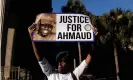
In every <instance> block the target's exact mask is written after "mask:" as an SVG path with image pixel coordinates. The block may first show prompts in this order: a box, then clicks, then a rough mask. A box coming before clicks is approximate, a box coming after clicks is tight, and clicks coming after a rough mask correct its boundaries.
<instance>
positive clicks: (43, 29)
mask: <svg viewBox="0 0 133 80" xmlns="http://www.w3.org/2000/svg"><path fill="white" fill-rule="evenodd" d="M52 29H53V26H52V25H50V24H44V25H41V26H40V27H39V34H40V35H41V36H42V37H46V36H48V35H49V34H50V33H51V32H52Z"/></svg>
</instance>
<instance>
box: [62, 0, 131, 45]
mask: <svg viewBox="0 0 133 80" xmlns="http://www.w3.org/2000/svg"><path fill="white" fill-rule="evenodd" d="M62 12H65V13H81V14H85V15H88V16H90V18H91V22H92V24H93V25H94V26H95V27H97V28H98V32H99V34H100V35H105V36H106V34H107V33H111V35H113V38H114V41H120V43H121V45H122V46H128V45H131V44H133V12H132V11H130V10H122V9H121V8H116V9H112V10H110V12H108V13H105V14H103V15H101V16H95V15H93V14H92V13H90V12H89V11H87V10H86V8H85V6H84V5H83V4H82V3H81V2H80V0H68V3H67V5H65V6H63V7H62ZM107 38H108V37H107ZM107 40H108V39H107Z"/></svg>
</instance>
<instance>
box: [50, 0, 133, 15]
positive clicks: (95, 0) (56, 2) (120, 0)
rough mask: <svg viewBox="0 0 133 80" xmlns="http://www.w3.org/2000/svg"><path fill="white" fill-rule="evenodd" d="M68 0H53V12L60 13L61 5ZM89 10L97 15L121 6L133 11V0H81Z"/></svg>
mask: <svg viewBox="0 0 133 80" xmlns="http://www.w3.org/2000/svg"><path fill="white" fill-rule="evenodd" d="M67 1H68V0H52V7H53V12H55V13H60V12H61V7H62V6H63V5H65V4H66V3H67ZM81 1H82V3H83V4H84V5H85V7H86V8H87V10H88V11H90V12H91V13H93V14H95V15H101V14H103V13H106V12H109V10H110V9H114V8H117V7H120V8H122V9H124V10H127V9H130V10H132V11H133V0H81Z"/></svg>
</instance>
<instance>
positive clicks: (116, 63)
mask: <svg viewBox="0 0 133 80" xmlns="http://www.w3.org/2000/svg"><path fill="white" fill-rule="evenodd" d="M114 57H115V65H116V76H117V80H120V78H119V75H118V74H119V64H118V55H117V49H116V46H115V44H114Z"/></svg>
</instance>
